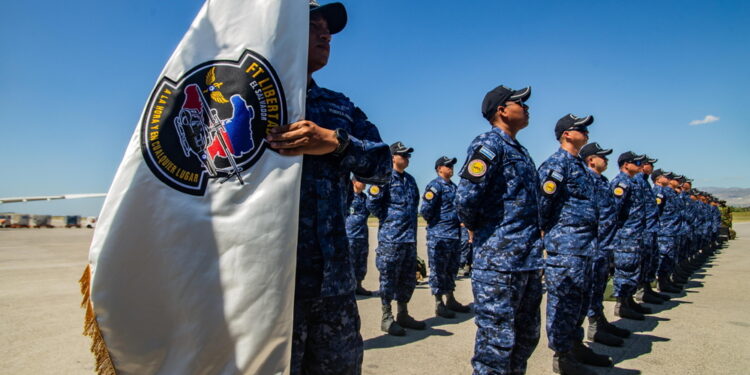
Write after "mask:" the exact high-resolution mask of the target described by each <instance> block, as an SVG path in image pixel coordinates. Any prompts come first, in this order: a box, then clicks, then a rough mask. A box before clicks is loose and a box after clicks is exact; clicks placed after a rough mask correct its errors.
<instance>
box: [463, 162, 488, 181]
mask: <svg viewBox="0 0 750 375" xmlns="http://www.w3.org/2000/svg"><path fill="white" fill-rule="evenodd" d="M467 170H468V172H469V174H470V175H472V176H474V177H482V176H484V174H485V172H487V163H485V162H484V160H481V159H474V160H472V161H470V162H469V167H468V168H467Z"/></svg>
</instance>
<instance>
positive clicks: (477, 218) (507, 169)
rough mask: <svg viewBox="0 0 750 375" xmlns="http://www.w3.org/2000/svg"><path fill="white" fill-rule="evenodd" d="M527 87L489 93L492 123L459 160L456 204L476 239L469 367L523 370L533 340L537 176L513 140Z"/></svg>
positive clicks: (523, 118) (536, 322) (537, 282)
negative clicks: (473, 333)
mask: <svg viewBox="0 0 750 375" xmlns="http://www.w3.org/2000/svg"><path fill="white" fill-rule="evenodd" d="M530 95H531V88H525V89H522V90H512V89H509V88H506V87H504V86H498V87H496V88H495V89H493V90H492V91H490V92H488V93H487V95H486V96H485V98H484V101H483V102H482V115H483V116H484V118H485V119H487V121H488V122H489V123H490V124H491V125H492V129H491V130H489V131H487V132H485V133H482V134H480V135H479V136H477V137H476V138H474V140H473V141H472V142H471V144H470V145H469V149H468V158H467V159H466V160H467V161H466V163H465V164H464V166H463V167H462V168H461V182H460V184H459V186H458V190H457V193H456V206H457V209H458V217H459V220H460V221H461V222H463V223H464V224H465V226H466V228H467V229H468V230H469V231H472V232H473V246H474V264H473V269H472V272H471V284H472V289H473V292H474V301H475V302H474V312H475V313H476V316H475V323H476V325H477V336H476V342H475V345H474V357H473V358H472V361H471V362H472V365H473V367H474V374H523V373H525V371H526V362H527V360H528V358H529V357H530V356H531V353H532V352H533V351H534V349H535V348H536V345H537V344H538V343H539V328H540V327H539V326H540V311H539V304H540V303H541V300H542V284H541V274H540V272H541V271H540V270H541V268H542V258H541V253H542V242H541V238H540V232H539V212H538V206H537V197H538V195H539V180H538V178H537V177H536V173H535V172H536V168H535V166H534V162H533V161H532V160H531V157H530V156H529V153H528V151H527V150H526V148H524V147H523V146H521V144H519V143H518V141H517V140H516V134H517V133H518V132H519V131H520V130H521V129H523V128H525V127H526V126H527V125H528V123H529V115H528V106H526V105H525V104H524V102H525V101H526V100H527V99H528V98H529V96H530Z"/></svg>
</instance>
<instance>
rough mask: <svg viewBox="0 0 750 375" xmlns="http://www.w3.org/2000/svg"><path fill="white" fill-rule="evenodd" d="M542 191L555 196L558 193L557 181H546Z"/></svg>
mask: <svg viewBox="0 0 750 375" xmlns="http://www.w3.org/2000/svg"><path fill="white" fill-rule="evenodd" d="M542 190H544V193H546V194H555V192H556V191H557V184H556V183H555V181H551V180H550V181H546V182H545V183H544V185H543V186H542Z"/></svg>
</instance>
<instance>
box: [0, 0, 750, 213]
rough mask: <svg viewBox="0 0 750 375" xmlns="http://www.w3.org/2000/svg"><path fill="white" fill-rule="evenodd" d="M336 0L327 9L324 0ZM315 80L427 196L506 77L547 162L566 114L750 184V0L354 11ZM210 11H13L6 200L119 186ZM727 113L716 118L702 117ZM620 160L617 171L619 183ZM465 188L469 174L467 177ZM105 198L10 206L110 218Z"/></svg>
mask: <svg viewBox="0 0 750 375" xmlns="http://www.w3.org/2000/svg"><path fill="white" fill-rule="evenodd" d="M323 2H325V1H323ZM344 3H345V4H346V5H347V8H348V10H349V24H348V26H347V28H346V29H345V30H344V31H343V32H342V33H340V34H337V35H335V36H334V39H333V43H332V51H331V60H330V62H329V65H328V66H327V67H325V68H324V70H322V71H320V72H318V73H316V74H315V78H316V80H317V81H318V83H319V84H320V85H322V86H324V87H328V88H331V89H333V90H337V91H341V92H343V93H345V94H346V95H348V96H349V97H350V98H351V99H352V100H353V101H354V102H355V103H356V104H357V105H359V106H360V107H361V108H362V109H363V110H364V111H365V112H366V113H367V114H368V116H369V117H370V119H371V121H372V122H373V123H375V124H376V125H378V127H379V129H380V131H381V135H382V137H383V139H384V140H385V141H386V142H388V143H392V142H394V141H396V140H401V141H403V142H404V143H406V144H407V145H410V146H413V147H414V148H415V149H416V151H415V153H414V155H413V158H412V164H411V166H410V168H409V170H408V171H409V172H410V173H412V174H413V175H414V176H415V177H416V178H417V182H418V184H419V185H420V188H421V189H423V188H424V185H426V184H427V182H428V181H429V180H430V179H432V178H433V177H434V171H433V164H434V160H435V159H437V158H438V157H439V156H440V155H449V156H456V157H458V159H459V163H463V161H464V159H465V158H466V147H467V145H468V144H469V142H470V141H471V139H472V138H473V137H475V136H476V135H477V134H479V133H481V132H483V131H486V130H487V129H488V125H487V124H486V122H485V121H484V120H483V118H482V117H481V115H480V112H479V106H480V103H481V101H482V98H483V96H484V94H485V93H486V92H487V91H488V90H490V89H492V88H493V87H495V86H496V85H498V84H501V83H502V84H505V85H507V86H510V87H514V88H520V87H522V86H526V85H531V86H532V87H533V94H532V98H531V100H530V101H529V105H530V107H531V108H530V112H531V121H530V126H529V127H528V128H527V129H525V130H524V131H522V132H521V133H520V134H519V140H520V141H521V142H522V143H523V144H524V145H525V146H526V147H527V148H528V149H529V151H530V153H531V155H532V157H533V158H534V161H535V162H536V164H537V165H539V164H541V163H542V161H544V159H545V158H547V157H548V156H549V155H550V154H552V153H553V152H554V151H555V150H556V148H557V143H556V140H555V139H554V135H553V128H554V124H555V122H556V121H557V119H558V118H560V117H561V116H563V115H565V114H567V113H574V114H576V115H588V114H592V115H594V117H595V118H596V122H595V123H594V125H593V126H592V127H591V128H590V131H591V133H590V136H591V141H597V142H599V143H600V144H601V145H602V146H604V147H608V148H614V149H615V157H616V155H618V154H619V153H621V152H624V151H626V150H628V149H632V150H634V151H636V152H638V153H648V154H649V155H651V156H653V157H656V158H658V159H659V163H657V167H663V168H666V169H669V170H674V171H677V172H680V173H684V174H686V175H687V176H689V177H691V178H694V179H695V181H696V182H695V185H696V187H701V186H703V187H705V186H720V187H750V174H749V173H748V171H750V167H748V165H750V148H749V147H748V141H750V104H749V103H750V94H748V92H749V91H748V88H749V87H750V69H748V66H750V23H748V22H747V20H748V19H750V3H748V2H742V1H722V2H705V1H703V2H698V1H660V2H653V1H649V2H646V1H628V2H623V1H579V2H558V1H531V2H530V1H518V2H499V1H465V2H456V1H429V2H428V1H390V0H387V1H362V0H357V1H348V2H346V1H345V2H344ZM201 4H202V2H201V1H189V0H168V1H161V2H154V1H141V0H133V1H127V2H125V1H115V2H97V1H88V0H86V1H75V2H58V1H54V2H53V1H37V2H11V3H8V4H6V5H5V6H4V12H3V14H2V15H1V16H0V17H1V18H0V21H1V22H0V32H2V35H3V37H2V38H0V48H2V50H3V51H6V52H5V53H4V54H3V58H2V59H0V71H2V72H3V75H2V79H0V89H2V100H0V113H2V118H1V119H0V145H1V147H2V155H3V159H4V162H3V163H0V196H2V197H9V196H30V195H49V194H69V193H95V192H106V191H107V190H108V188H109V185H110V183H111V181H112V178H113V176H114V173H115V171H116V169H117V166H118V164H119V162H120V160H121V158H122V155H123V153H124V151H125V146H126V144H127V142H128V140H129V138H130V136H131V135H132V133H133V130H134V128H135V125H136V122H137V121H138V118H139V117H140V114H141V111H142V109H143V105H144V103H145V101H146V99H147V97H148V95H149V93H150V91H151V89H152V86H153V85H154V83H155V82H156V80H157V79H158V74H159V72H160V71H161V69H162V67H163V65H164V63H165V62H166V60H167V59H168V58H169V56H170V54H171V53H172V51H173V49H174V48H175V46H176V45H177V43H178V42H179V40H180V39H181V38H182V35H183V34H184V32H185V31H186V30H187V27H188V26H189V24H190V22H191V21H192V19H193V17H194V16H195V14H196V13H197V11H198V9H199V8H200V6H201ZM709 115H710V116H714V117H716V118H718V121H714V122H709V123H705V124H700V125H690V123H691V122H692V121H696V120H703V119H705V118H706V116H709ZM615 172H616V171H615V170H614V168H613V167H610V170H609V171H608V172H607V173H605V174H607V175H609V176H612V175H614V174H615ZM456 181H457V179H456ZM101 203H102V200H101V199H90V200H78V201H67V202H44V203H41V202H39V203H27V204H24V205H22V204H7V205H2V206H0V211H16V212H29V213H49V214H73V213H80V214H85V215H96V214H97V213H98V211H99V208H100V206H101Z"/></svg>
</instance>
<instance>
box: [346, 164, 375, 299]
mask: <svg viewBox="0 0 750 375" xmlns="http://www.w3.org/2000/svg"><path fill="white" fill-rule="evenodd" d="M365 186H366V185H365V183H364V182H362V181H359V180H357V177H356V176H352V190H351V191H350V203H349V215H347V217H346V237H347V238H349V253H350V254H351V257H352V262H353V263H354V279H355V280H356V281H357V289H355V290H354V294H358V295H360V296H371V295H372V292H371V291H369V290H366V289H365V288H363V287H362V280H364V279H365V275H366V274H367V254H368V253H369V252H370V244H369V241H368V237H369V236H368V234H369V233H368V231H369V229H368V228H367V218H368V217H369V216H370V212H369V211H367V206H366V205H367V194H365V192H364V190H365Z"/></svg>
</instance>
